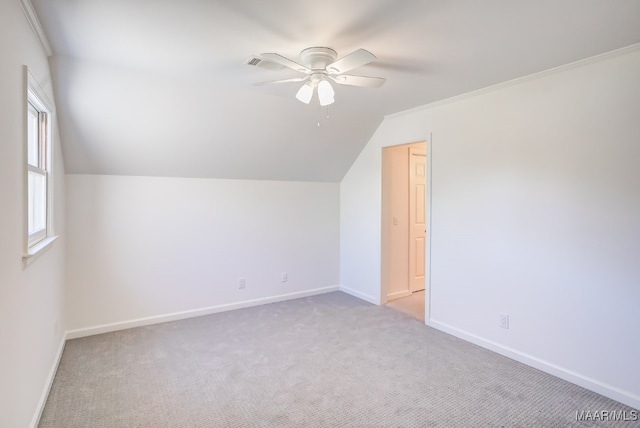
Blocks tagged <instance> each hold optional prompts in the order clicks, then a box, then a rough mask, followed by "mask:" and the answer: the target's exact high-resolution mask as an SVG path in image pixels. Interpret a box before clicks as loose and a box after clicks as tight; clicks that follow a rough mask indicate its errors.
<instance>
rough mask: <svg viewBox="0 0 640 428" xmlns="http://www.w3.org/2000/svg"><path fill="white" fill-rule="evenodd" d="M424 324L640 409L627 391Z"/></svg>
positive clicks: (462, 333)
mask: <svg viewBox="0 0 640 428" xmlns="http://www.w3.org/2000/svg"><path fill="white" fill-rule="evenodd" d="M426 324H427V325H428V326H430V327H433V328H435V329H437V330H440V331H443V332H445V333H448V334H450V335H452V336H456V337H458V338H460V339H462V340H466V341H467V342H471V343H473V344H475V345H478V346H482V347H483V348H486V349H489V350H490V351H493V352H496V353H498V354H501V355H504V356H505V357H509V358H511V359H512V360H516V361H518V362H521V363H523V364H526V365H528V366H531V367H534V368H536V369H538V370H541V371H543V372H546V373H549V374H551V375H553V376H556V377H559V378H560V379H564V380H566V381H568V382H571V383H573V384H576V385H578V386H581V387H583V388H586V389H588V390H590V391H593V392H596V393H598V394H600V395H604V396H605V397H608V398H611V399H612V400H616V401H619V402H620V403H623V404H626V405H627V406H631V407H633V408H635V409H640V397H639V396H637V395H635V394H632V393H630V392H628V391H623V390H621V389H619V388H616V387H614V386H611V385H608V384H606V383H604V382H600V381H598V380H595V379H591V378H589V377H587V376H584V375H581V374H580V373H576V372H573V371H571V370H568V369H566V368H564V367H560V366H557V365H555V364H552V363H549V362H548V361H544V360H541V359H539V358H536V357H534V356H532V355H529V354H526V353H524V352H520V351H518V350H515V349H512V348H509V347H506V346H503V345H501V344H499V343H496V342H493V341H491V340H487V339H484V338H482V337H480V336H477V335H475V334H471V333H468V332H466V331H463V330H460V329H457V328H455V327H452V326H450V325H448V324H445V323H441V322H438V321H434V320H433V319H431V320H429V321H428V322H427V323H426Z"/></svg>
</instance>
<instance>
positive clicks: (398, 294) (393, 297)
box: [387, 290, 412, 302]
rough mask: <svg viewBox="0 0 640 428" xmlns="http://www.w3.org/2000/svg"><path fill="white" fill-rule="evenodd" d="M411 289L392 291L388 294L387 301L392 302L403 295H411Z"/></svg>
mask: <svg viewBox="0 0 640 428" xmlns="http://www.w3.org/2000/svg"><path fill="white" fill-rule="evenodd" d="M411 294H412V293H411V291H409V290H403V291H397V292H395V293H390V294H387V302H390V301H392V300H396V299H402V298H403V297H409V296H411Z"/></svg>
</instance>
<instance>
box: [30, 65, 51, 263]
mask: <svg viewBox="0 0 640 428" xmlns="http://www.w3.org/2000/svg"><path fill="white" fill-rule="evenodd" d="M24 77H25V78H24V81H25V85H24V86H25V87H24V89H25V90H24V106H25V107H24V213H25V214H24V219H25V220H24V223H25V224H24V237H25V239H24V252H23V260H24V261H25V262H26V263H27V264H28V263H29V262H30V261H31V260H33V259H34V258H35V256H38V255H40V254H41V253H42V252H44V250H46V249H47V248H49V247H50V246H51V244H53V241H55V239H56V238H57V236H55V234H54V233H53V232H54V230H53V183H52V178H51V177H52V172H53V159H52V153H53V152H52V144H53V140H52V137H53V131H52V129H53V124H54V123H55V120H54V112H55V110H54V107H53V106H54V104H53V103H52V102H51V101H50V100H49V97H48V96H47V95H46V93H45V92H44V90H43V89H42V87H41V86H40V85H39V84H38V82H37V80H36V79H35V77H34V76H33V74H31V72H30V71H29V69H28V68H27V67H26V66H25V67H24ZM30 109H34V110H35V111H36V112H37V116H38V139H39V145H38V147H39V148H38V162H37V163H38V165H37V166H34V165H31V164H30V163H29V132H30V130H29V110H30ZM29 174H34V175H40V176H42V177H44V183H45V184H44V185H45V204H44V205H45V208H44V209H45V217H46V219H45V227H44V229H40V230H37V231H34V232H33V233H29V219H30V214H31V213H30V205H29V200H30V189H29Z"/></svg>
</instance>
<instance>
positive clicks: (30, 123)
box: [27, 97, 49, 247]
mask: <svg viewBox="0 0 640 428" xmlns="http://www.w3.org/2000/svg"><path fill="white" fill-rule="evenodd" d="M34 104H35V103H34V100H32V98H31V97H29V101H28V114H27V159H28V161H27V168H28V172H27V174H28V180H27V187H28V198H27V200H28V216H29V219H28V221H27V224H28V225H29V246H30V247H31V246H33V245H34V244H37V243H38V242H40V241H42V240H43V239H44V238H46V237H47V146H48V144H47V143H48V139H47V129H48V122H49V120H48V119H49V115H48V113H47V112H46V111H41V110H40V109H38V108H36V106H35V105H34Z"/></svg>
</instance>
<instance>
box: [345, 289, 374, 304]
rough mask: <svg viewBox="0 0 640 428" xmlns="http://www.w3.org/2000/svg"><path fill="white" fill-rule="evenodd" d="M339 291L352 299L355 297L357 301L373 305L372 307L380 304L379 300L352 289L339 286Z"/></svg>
mask: <svg viewBox="0 0 640 428" xmlns="http://www.w3.org/2000/svg"><path fill="white" fill-rule="evenodd" d="M340 291H343V292H345V293H347V294H350V295H352V296H353V297H357V298H358V299H361V300H364V301H365V302H369V303H373V304H374V305H379V304H380V299H378V298H375V297H373V296H369V295H368V294H364V293H361V292H359V291H356V290H354V289H352V288H349V287H345V286H344V285H341V286H340Z"/></svg>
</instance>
